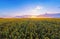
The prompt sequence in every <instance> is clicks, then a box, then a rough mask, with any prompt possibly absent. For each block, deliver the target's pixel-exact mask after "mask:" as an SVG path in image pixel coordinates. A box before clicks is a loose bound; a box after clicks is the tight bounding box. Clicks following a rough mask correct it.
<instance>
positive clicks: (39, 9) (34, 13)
mask: <svg viewBox="0 0 60 39" xmlns="http://www.w3.org/2000/svg"><path fill="white" fill-rule="evenodd" d="M42 9H43V7H41V6H36V7H35V8H34V9H32V10H31V11H30V15H39V14H41V13H42V12H41V11H42Z"/></svg>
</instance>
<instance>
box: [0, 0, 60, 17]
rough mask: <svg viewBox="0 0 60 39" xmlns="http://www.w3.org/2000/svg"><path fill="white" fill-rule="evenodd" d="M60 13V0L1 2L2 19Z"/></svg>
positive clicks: (3, 0)
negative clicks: (5, 17)
mask: <svg viewBox="0 0 60 39" xmlns="http://www.w3.org/2000/svg"><path fill="white" fill-rule="evenodd" d="M46 13H47V14H56V13H60V0H0V17H2V16H3V17H4V16H10V17H13V16H21V15H42V14H46Z"/></svg>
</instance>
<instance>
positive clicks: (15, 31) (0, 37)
mask: <svg viewBox="0 0 60 39" xmlns="http://www.w3.org/2000/svg"><path fill="white" fill-rule="evenodd" d="M0 39H60V20H58V19H52V20H48V19H47V20H46V19H45V20H29V19H28V20H21V19H15V20H9V19H8V20H7V19H4V20H3V19H2V20H0Z"/></svg>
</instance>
